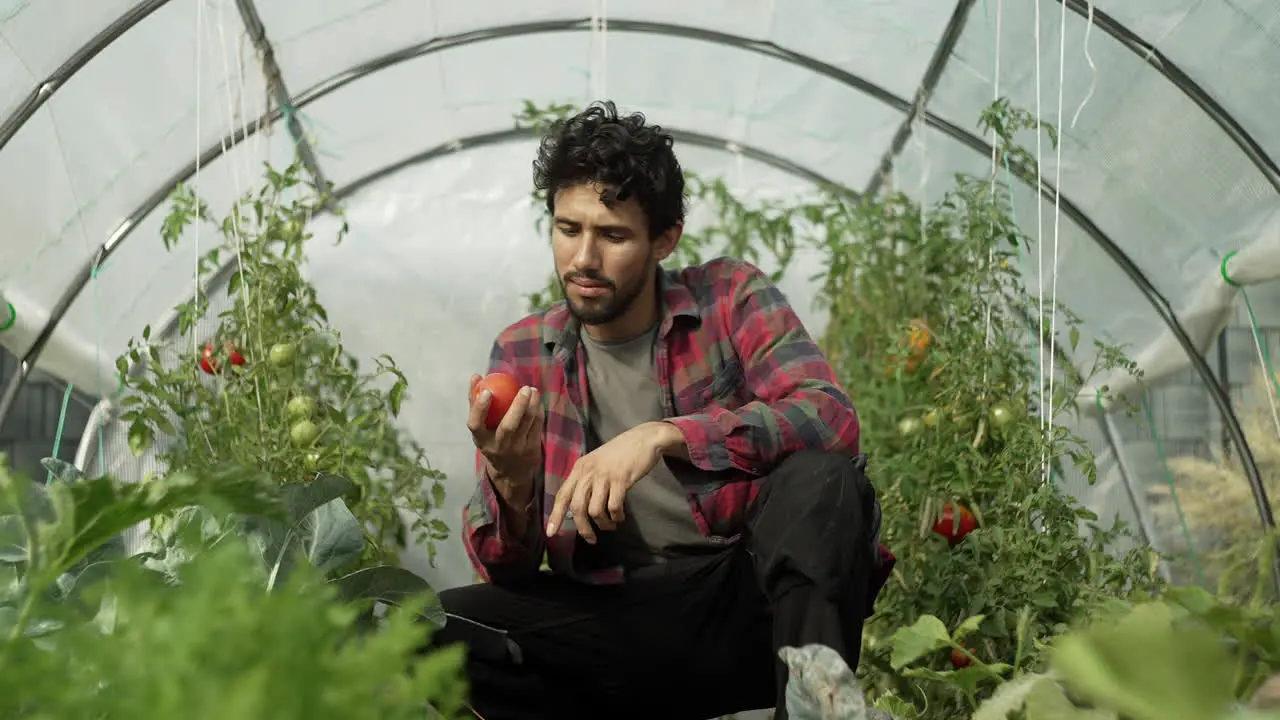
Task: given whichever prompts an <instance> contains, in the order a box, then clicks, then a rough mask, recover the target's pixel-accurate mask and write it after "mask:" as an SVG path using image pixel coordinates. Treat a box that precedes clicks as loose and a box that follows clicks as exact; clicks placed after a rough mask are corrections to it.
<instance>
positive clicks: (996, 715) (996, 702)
mask: <svg viewBox="0 0 1280 720" xmlns="http://www.w3.org/2000/svg"><path fill="white" fill-rule="evenodd" d="M1041 683H1048V684H1050V685H1053V686H1054V687H1057V685H1058V683H1057V682H1055V681H1054V680H1052V679H1050V678H1048V677H1046V676H1044V675H1040V674H1028V675H1020V676H1018V677H1016V678H1014V679H1012V680H1010V681H1009V682H1007V683H1003V684H1002V685H1000V687H998V688H996V691H995V692H994V693H992V694H991V697H989V698H987V699H986V700H985V701H984V702H983V703H982V704H981V705H980V706H978V709H977V710H976V711H975V712H974V713H973V717H972V718H970V720H1009V716H1010V715H1012V714H1013V713H1014V712H1016V711H1018V710H1021V709H1022V708H1023V706H1024V705H1025V704H1026V702H1027V697H1028V696H1029V695H1030V694H1031V693H1032V691H1034V690H1035V688H1036V686H1037V685H1039V684H1041Z"/></svg>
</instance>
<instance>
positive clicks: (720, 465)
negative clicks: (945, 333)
mask: <svg viewBox="0 0 1280 720" xmlns="http://www.w3.org/2000/svg"><path fill="white" fill-rule="evenodd" d="M534 177H535V184H536V186H537V187H538V188H539V189H540V190H543V191H545V192H546V197H547V209H548V210H549V211H550V213H551V216H552V219H553V230H552V248H553V254H554V256H555V267H556V275H557V277H559V279H560V282H561V285H562V288H563V290H564V295H565V300H564V302H562V303H558V304H556V305H555V306H553V307H552V308H551V309H549V310H546V311H544V312H540V313H536V314H534V315H532V316H530V317H527V318H525V319H524V320H521V321H519V322H517V323H515V324H514V325H512V326H510V327H509V328H507V329H506V330H505V331H503V332H502V334H501V335H499V336H498V339H497V341H496V342H495V343H494V346H493V351H492V355H491V357H490V368H489V369H490V371H492V372H505V373H508V374H511V375H513V376H514V377H515V378H516V379H517V380H518V381H519V382H520V383H521V385H522V386H523V387H522V389H521V391H520V392H519V394H518V395H517V397H516V400H515V402H514V403H513V404H512V406H511V409H510V410H509V411H508V412H507V414H506V416H505V418H504V419H503V421H502V423H501V424H500V425H499V427H498V428H497V429H496V430H494V431H490V430H487V429H486V428H485V424H484V419H485V414H486V412H487V410H488V406H489V402H490V398H489V397H488V394H487V393H482V394H481V395H480V396H479V397H478V398H477V400H476V402H474V403H473V404H472V406H471V408H470V416H469V418H468V421H467V427H468V428H469V429H470V431H471V434H472V437H473V439H474V441H475V445H476V448H477V468H478V473H479V482H478V485H477V489H476V494H475V496H474V497H473V498H472V500H471V502H470V504H469V506H468V507H467V510H466V513H465V526H464V528H463V541H464V543H465V544H466V547H467V551H468V553H469V554H470V557H471V559H472V562H473V563H474V564H475V566H476V569H477V571H478V572H479V573H480V575H481V576H482V577H483V578H484V579H485V580H487V581H488V582H487V583H486V584H478V585H473V586H469V587H463V588H458V589H454V590H449V591H445V592H443V593H441V596H440V599H441V602H442V603H443V605H444V609H445V611H446V613H447V614H448V623H447V625H446V627H445V629H444V630H443V631H441V632H440V633H439V635H438V637H437V638H436V642H438V643H451V642H464V643H466V644H467V645H468V649H469V660H468V673H469V678H470V683H471V696H472V704H473V707H474V708H475V710H476V712H477V714H479V715H480V716H482V717H484V718H485V719H486V720H505V719H506V718H552V717H554V718H619V719H621V718H633V717H634V718H645V719H646V720H649V719H652V718H664V719H670V718H688V719H689V720H703V719H705V718H711V717H715V716H719V715H722V714H726V713H730V712H736V711H741V710H748V709H752V708H767V707H772V706H775V705H777V706H778V707H779V714H778V717H779V718H785V716H786V715H785V710H784V709H783V708H782V701H781V698H782V697H783V695H782V693H783V691H784V686H785V680H786V673H785V669H784V668H783V666H782V664H781V662H780V660H779V659H778V656H777V651H778V650H779V649H780V648H781V647H784V646H801V645H806V644H810V643H819V644H823V645H826V646H829V647H831V648H833V649H835V650H836V651H838V652H839V653H840V654H841V655H842V656H843V657H844V658H845V660H846V661H847V662H848V663H849V665H850V667H856V665H857V661H858V653H859V649H860V644H861V633H862V624H863V619H864V617H865V616H866V615H867V614H868V612H869V608H870V603H871V601H872V599H873V598H874V596H875V593H876V592H877V591H878V589H879V587H880V585H881V584H882V583H883V578H884V576H885V574H886V572H887V566H888V563H889V562H891V560H890V558H891V556H886V557H883V558H882V557H880V556H878V554H877V551H876V540H875V538H876V535H877V533H878V526H879V507H878V505H877V503H876V500H875V494H874V491H873V490H872V488H871V486H870V484H869V483H868V482H867V479H866V477H865V476H864V475H863V472H862V461H861V459H860V458H859V457H858V423H857V416H856V414H855V413H854V409H853V405H852V403H851V402H850V400H849V397H848V396H847V395H846V394H845V392H844V391H843V390H842V389H840V387H839V385H838V384H837V382H836V379H835V377H834V374H833V372H832V370H831V367H830V366H829V365H828V364H827V362H826V360H825V359H824V358H823V356H822V354H821V352H820V351H819V349H818V347H817V346H816V345H815V344H814V342H813V341H812V340H811V339H810V337H809V335H808V334H807V333H806V332H805V329H804V327H803V326H802V325H801V323H800V320H799V318H797V316H796V314H795V312H794V311H793V310H792V308H791V307H790V306H789V305H788V303H787V301H786V299H785V298H784V297H783V296H782V294H781V292H779V291H778V289H777V288H776V287H774V286H773V284H772V283H770V282H769V280H768V279H767V277H766V276H765V275H764V274H763V273H761V272H760V271H759V270H758V269H756V268H755V267H753V266H751V265H749V264H747V263H745V262H738V261H733V260H724V259H722V260H716V261H712V262H710V263H707V264H705V265H701V266H696V267H689V268H686V269H684V270H681V271H678V272H667V271H664V270H663V269H662V268H661V267H660V263H661V262H662V261H663V260H664V259H666V258H667V257H669V256H670V255H671V253H672V252H673V251H674V249H675V247H676V243H677V242H678V241H679V239H680V234H681V230H682V227H683V220H684V215H685V204H684V181H683V177H682V174H681V169H680V165H679V163H678V162H677V160H676V158H675V155H674V153H673V152H672V138H671V136H670V135H668V134H666V133H664V132H663V131H662V129H661V128H660V127H658V126H654V125H646V123H645V120H644V118H643V116H641V115H639V114H636V115H630V116H626V117H619V115H618V113H617V110H616V109H615V107H614V106H613V104H612V103H605V104H603V105H593V106H592V107H590V108H588V109H586V110H585V111H583V112H582V113H580V114H578V115H576V116H574V117H572V118H569V119H568V120H566V121H563V122H560V123H557V124H556V125H554V126H553V127H552V128H551V129H550V130H549V131H548V133H547V135H546V137H545V138H544V139H543V140H542V144H541V147H540V149H539V152H538V157H537V160H536V162H535V163H534ZM479 380H480V378H479V376H474V377H472V378H471V387H472V388H473V389H474V388H475V385H476V383H477V382H478V381H479ZM544 554H545V557H546V559H547V562H548V564H549V565H550V570H551V572H549V573H548V572H541V571H540V569H539V568H540V565H541V563H542V561H543V558H544Z"/></svg>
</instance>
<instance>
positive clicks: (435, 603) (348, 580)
mask: <svg viewBox="0 0 1280 720" xmlns="http://www.w3.org/2000/svg"><path fill="white" fill-rule="evenodd" d="M333 584H334V585H335V586H336V587H337V588H338V593H339V594H340V595H341V597H342V598H343V599H344V600H347V601H348V602H351V601H355V600H378V601H380V602H384V603H387V604H388V605H400V606H405V605H411V604H414V603H416V602H418V601H419V600H418V599H419V598H423V599H425V605H424V607H423V609H422V615H423V617H425V618H426V619H427V620H428V621H430V622H431V624H433V625H435V626H436V627H444V624H445V614H444V608H443V607H442V606H441V605H440V600H439V598H438V597H436V594H435V591H434V590H433V589H432V587H431V584H430V583H428V582H427V581H426V580H424V579H422V578H421V577H420V576H418V575H417V574H415V573H412V572H410V571H408V570H405V569H404V568H399V567H394V566H391V565H381V566H378V567H370V568H363V569H361V570H357V571H355V572H353V573H351V574H349V575H343V576H342V577H340V578H337V579H335V580H334V581H333ZM411 601H412V602H411Z"/></svg>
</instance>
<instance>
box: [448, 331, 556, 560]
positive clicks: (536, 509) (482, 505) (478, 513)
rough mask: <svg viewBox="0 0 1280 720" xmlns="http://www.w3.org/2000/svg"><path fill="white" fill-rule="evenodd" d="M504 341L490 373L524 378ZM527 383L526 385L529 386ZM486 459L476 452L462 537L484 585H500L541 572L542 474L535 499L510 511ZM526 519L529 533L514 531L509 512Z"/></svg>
mask: <svg viewBox="0 0 1280 720" xmlns="http://www.w3.org/2000/svg"><path fill="white" fill-rule="evenodd" d="M507 354H508V351H507V349H506V348H505V347H504V346H503V343H502V342H501V338H499V340H498V341H496V342H494V345H493V350H492V351H491V352H490V359H489V372H491V373H493V372H505V373H509V374H511V375H513V376H515V377H516V378H517V379H521V378H520V375H519V374H517V373H516V372H515V371H514V369H513V367H512V365H513V364H512V363H510V362H508V360H507ZM526 384H527V383H526ZM486 467H487V465H486V463H485V460H484V456H483V455H481V454H480V452H479V451H476V489H475V492H474V493H473V494H472V496H471V500H470V501H469V502H468V503H467V506H466V507H465V508H463V511H462V537H463V545H465V546H466V549H467V556H468V557H469V558H471V564H472V565H473V566H475V569H476V572H477V573H479V575H480V577H481V578H482V579H483V580H484V581H485V582H491V583H496V584H501V583H504V582H510V581H512V580H517V579H520V578H521V577H527V576H529V575H532V574H534V573H536V572H538V567H539V566H540V565H541V564H542V553H543V547H544V540H545V538H544V536H543V533H542V532H541V529H542V526H541V522H540V520H541V518H542V512H541V507H542V503H541V497H542V487H543V483H542V472H541V471H539V473H538V476H537V477H536V478H535V479H534V489H533V500H532V501H531V502H530V503H529V506H528V507H526V508H519V509H516V508H511V507H508V506H507V505H506V503H504V502H503V501H502V500H501V499H500V498H499V497H498V492H497V490H496V489H495V488H494V486H493V482H492V481H491V480H490V479H489V476H488V472H487V470H486ZM513 512H522V513H524V514H525V516H526V520H527V521H528V522H527V523H526V532H525V534H524V536H523V537H518V536H516V535H514V534H513V533H512V532H511V522H510V518H509V517H508V516H507V515H508V513H513Z"/></svg>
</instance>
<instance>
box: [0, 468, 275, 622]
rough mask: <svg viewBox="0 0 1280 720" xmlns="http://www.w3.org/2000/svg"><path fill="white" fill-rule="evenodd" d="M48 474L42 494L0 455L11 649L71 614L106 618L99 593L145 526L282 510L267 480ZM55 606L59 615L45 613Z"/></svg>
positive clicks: (0, 606)
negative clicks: (187, 512)
mask: <svg viewBox="0 0 1280 720" xmlns="http://www.w3.org/2000/svg"><path fill="white" fill-rule="evenodd" d="M45 466H46V468H47V469H48V470H49V471H50V475H51V481H50V482H49V483H48V484H45V485H41V484H37V483H35V482H34V481H32V480H29V479H27V478H24V477H18V476H14V475H12V474H10V473H8V472H6V471H4V470H3V468H4V467H6V462H5V458H4V457H3V456H2V455H0V637H5V638H8V639H9V640H10V641H14V640H16V639H18V638H22V637H27V638H35V637H43V636H46V635H49V634H50V633H53V632H55V631H57V630H58V629H60V628H62V627H63V626H64V624H65V623H66V621H67V617H68V614H70V615H69V616H70V617H73V618H74V617H75V616H76V615H77V614H81V619H83V617H85V616H84V615H83V614H84V613H88V615H90V616H91V615H92V614H94V613H96V612H98V611H99V609H100V607H99V600H100V598H98V597H96V595H95V594H93V593H91V592H89V591H91V590H92V589H93V586H94V585H95V584H96V583H97V582H99V581H101V580H102V579H104V578H105V577H107V576H109V573H110V572H111V570H112V568H113V565H114V564H115V563H116V562H118V561H120V560H122V559H123V558H124V552H123V550H124V546H123V543H122V542H121V541H120V534H121V533H123V532H124V531H125V530H127V529H128V528H130V527H132V526H134V525H136V524H138V523H140V522H143V521H146V520H149V519H151V518H153V517H157V516H160V515H163V514H165V513H169V512H172V511H175V510H177V509H179V508H183V507H187V506H190V505H195V504H201V505H203V506H205V507H207V508H209V509H210V512H211V513H213V514H214V515H215V516H217V515H221V514H225V513H228V512H232V511H240V512H252V513H257V514H262V515H264V516H271V515H273V514H274V512H275V511H276V510H277V509H278V506H277V505H276V501H275V499H274V497H273V496H272V494H271V492H270V490H271V488H270V487H269V486H267V485H265V484H264V483H263V478H262V476H254V475H245V474H240V473H225V474H224V473H221V472H219V471H218V470H217V469H213V468H211V469H210V470H209V472H208V473H206V474H203V475H200V476H197V475H195V474H192V473H175V474H172V475H170V476H169V477H168V478H166V479H165V480H164V481H159V480H152V481H149V482H145V483H141V484H122V483H119V482H116V481H114V480H112V479H110V478H96V479H93V480H87V479H85V478H84V477H83V476H81V475H80V473H79V471H78V470H76V469H75V468H74V467H73V466H71V465H69V464H67V463H65V462H62V461H59V460H52V459H47V460H45ZM206 480H212V482H207V481H206ZM55 606H56V607H59V608H61V609H60V610H59V612H58V613H56V614H54V615H50V616H47V617H46V616H42V615H41V614H40V611H41V610H42V609H43V610H50V609H51V608H53V607H55Z"/></svg>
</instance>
